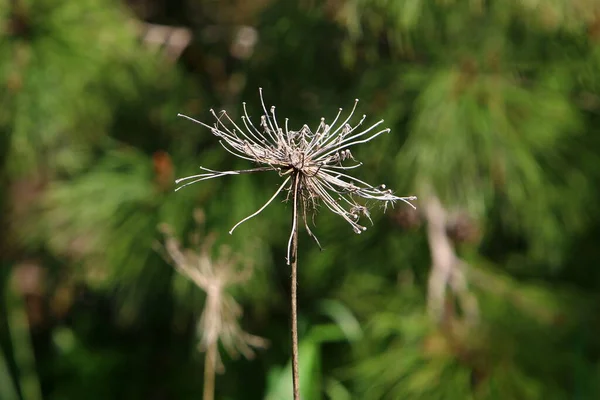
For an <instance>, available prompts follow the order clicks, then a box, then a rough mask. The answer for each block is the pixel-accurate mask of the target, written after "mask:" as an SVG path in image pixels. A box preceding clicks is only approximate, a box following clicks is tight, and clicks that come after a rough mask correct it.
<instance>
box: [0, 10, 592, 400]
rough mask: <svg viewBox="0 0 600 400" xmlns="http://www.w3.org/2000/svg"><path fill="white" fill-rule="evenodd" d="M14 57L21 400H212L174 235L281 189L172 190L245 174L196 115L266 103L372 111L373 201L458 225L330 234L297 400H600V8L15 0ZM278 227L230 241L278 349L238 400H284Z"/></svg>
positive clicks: (283, 231)
mask: <svg viewBox="0 0 600 400" xmlns="http://www.w3.org/2000/svg"><path fill="white" fill-rule="evenodd" d="M0 57H2V62H0V99H1V101H2V107H0V132H1V134H0V162H1V164H0V174H1V177H2V185H0V204H1V206H2V211H3V212H2V214H1V217H0V226H1V227H2V232H1V234H0V249H1V251H0V262H1V263H2V264H1V266H2V267H1V268H0V287H2V296H1V300H0V397H1V398H2V399H4V398H7V399H9V400H10V399H20V398H22V399H36V398H44V399H71V398H75V399H79V398H87V399H106V398H128V399H129V398H144V399H147V398H152V399H159V398H191V397H194V396H195V397H199V396H200V393H202V391H203V389H204V388H203V385H202V382H201V380H200V379H198V377H199V376H201V374H202V373H203V362H202V361H201V360H200V359H199V357H198V353H197V352H196V351H195V348H196V345H197V340H196V338H197V336H196V334H197V332H196V329H197V326H196V325H197V320H198V316H199V315H200V313H201V311H202V309H203V308H204V306H205V297H204V296H202V295H201V293H199V291H198V290H197V288H195V286H194V285H193V284H192V283H189V282H186V281H185V280H183V279H181V278H180V277H178V275H177V274H174V273H173V269H172V268H168V267H167V265H166V264H165V261H164V260H163V259H162V258H161V257H160V255H159V254H157V253H156V252H155V251H154V249H153V244H154V243H155V242H156V241H157V240H161V239H162V236H161V234H160V232H158V231H157V229H156V226H157V225H158V224H160V223H166V224H168V225H169V226H170V227H171V229H172V235H173V237H179V238H184V237H188V235H189V234H190V233H191V232H192V231H193V230H194V229H195V226H194V222H193V219H192V218H190V215H192V213H193V210H194V209H196V208H202V209H203V210H204V211H205V213H206V227H205V229H206V231H207V232H225V231H228V230H229V228H230V227H231V226H233V225H234V224H235V222H237V221H239V220H241V219H242V218H244V217H245V216H247V215H249V214H251V213H252V212H254V211H255V210H256V209H258V208H260V207H261V205H262V204H264V196H263V195H262V194H263V193H265V192H266V191H268V190H270V189H271V188H272V187H274V185H275V184H276V182H277V178H278V177H276V176H275V177H268V176H261V177H260V178H258V177H255V176H248V175H246V176H238V177H236V179H235V180H233V179H232V180H228V181H227V182H225V180H211V181H210V182H205V183H204V184H203V185H197V186H193V187H190V188H188V190H185V191H181V192H178V193H177V195H174V193H173V189H174V186H173V180H174V177H176V176H181V175H182V174H187V171H191V170H192V169H194V168H197V167H198V166H199V165H200V164H206V165H210V166H211V168H214V169H218V170H232V169H237V168H244V161H243V160H242V161H241V162H240V163H238V162H237V161H234V160H231V158H230V157H228V156H227V155H226V154H224V152H222V151H221V148H220V146H219V143H218V141H217V140H216V138H215V137H214V136H212V135H205V134H203V133H202V132H199V131H198V130H197V127H195V126H194V125H193V124H187V123H185V122H184V121H182V120H181V119H178V118H176V115H177V113H178V112H181V113H184V114H187V115H194V116H198V119H200V120H208V118H209V117H210V115H208V114H203V113H205V112H206V110H209V109H210V108H219V109H225V110H227V112H228V113H229V114H230V115H242V113H243V110H241V109H240V108H239V104H241V103H242V101H246V100H248V99H253V98H254V96H255V90H256V89H255V88H257V87H263V88H264V89H265V91H267V92H268V93H269V98H270V101H272V103H273V104H277V105H278V107H279V108H283V109H285V110H286V114H289V115H288V116H289V118H290V124H291V126H295V125H294V124H300V123H301V122H302V121H306V120H307V118H310V117H313V116H314V115H333V114H335V113H336V112H337V107H339V104H340V99H347V98H360V99H361V101H363V105H362V106H363V107H364V109H365V113H367V114H372V113H376V114H377V115H378V117H380V118H384V119H385V121H386V125H387V126H389V127H390V128H391V134H389V135H382V136H381V137H380V138H378V140H377V141H373V142H370V143H366V144H364V145H363V146H362V147H361V148H360V149H357V151H356V152H354V151H353V156H354V157H356V158H357V159H360V160H361V162H363V169H362V171H363V173H364V180H365V181H368V182H371V181H385V182H386V183H388V184H389V185H390V187H394V189H395V190H396V191H397V192H398V193H411V194H413V193H414V194H416V195H417V196H419V198H420V202H421V201H422V202H423V203H422V204H421V205H423V206H424V205H425V204H435V202H436V201H438V205H439V208H438V211H440V213H439V214H438V216H439V215H441V216H442V217H443V218H435V217H434V215H433V214H431V212H427V208H425V207H419V210H418V211H417V212H412V211H411V210H403V209H396V210H394V211H393V212H392V213H389V214H387V215H386V216H384V215H382V214H379V213H377V214H376V213H373V215H372V218H373V220H374V227H373V229H370V230H369V231H367V232H365V234H363V235H361V236H360V237H359V238H356V237H354V236H352V235H340V234H339V232H341V231H343V230H345V229H347V226H344V224H345V222H344V221H340V220H339V219H338V218H335V216H331V215H328V213H320V214H319V216H318V217H317V218H318V221H317V223H318V225H319V235H320V236H319V239H320V241H321V243H323V244H325V247H324V249H323V251H322V252H320V251H319V250H318V249H316V248H314V247H315V246H313V245H312V243H308V242H307V243H304V242H302V243H300V249H299V251H300V252H302V254H304V255H305V256H304V258H303V259H304V260H305V261H304V262H305V264H304V265H305V266H306V268H302V269H301V270H300V271H299V277H298V281H299V282H300V286H299V288H298V297H299V304H300V308H299V330H300V337H301V338H305V339H306V344H304V345H303V343H302V342H301V343H300V353H301V360H300V361H301V365H305V366H306V369H307V370H306V371H302V372H301V373H302V374H303V376H307V378H306V379H304V381H303V383H302V384H303V385H305V387H304V388H301V391H302V393H303V396H305V397H307V398H311V399H312V398H319V397H324V398H332V399H336V400H337V399H339V400H343V399H348V398H358V399H397V398H409V399H417V398H423V399H431V398H456V399H464V398H476V399H512V398H519V399H573V398H585V399H590V398H598V397H600V385H599V384H598V382H600V379H599V378H600V362H599V357H600V356H599V355H600V352H599V349H600V341H599V340H598V335H597V334H596V332H597V331H598V329H599V328H600V326H599V324H598V318H597V315H598V312H597V311H598V309H597V305H598V295H597V293H598V290H599V289H600V271H599V270H598V268H596V264H597V260H598V259H599V256H600V254H599V252H598V246H597V241H598V234H600V215H599V212H598V211H599V206H598V204H600V202H599V201H598V199H599V198H600V191H599V189H598V187H597V186H598V185H597V184H596V182H597V181H599V180H600V179H599V178H600V177H599V176H598V175H599V174H598V171H600V169H599V168H598V165H600V164H599V162H600V159H599V154H600V142H599V139H598V138H599V137H600V136H599V135H598V133H597V127H598V126H600V118H599V115H600V85H599V81H598V76H600V74H599V72H600V6H599V4H598V2H597V1H596V0H577V1H571V0H555V1H546V2H541V1H525V0H508V1H506V0H505V1H500V0H491V1H485V2H484V1H473V0H451V1H437V0H421V1H407V0H398V1H392V0H330V1H326V2H313V1H307V0H298V1H278V0H269V1H267V0H250V1H230V2H215V1H210V0H200V1H191V0H189V1H188V0H180V1H176V2H170V1H169V2H168V1H163V0H126V1H118V0H80V1H77V2H65V1H59V0H0ZM248 104H253V102H251V101H249V100H248ZM248 113H249V114H250V115H258V114H259V113H260V110H259V109H258V107H249V110H248ZM240 199H243V201H241V200H240ZM286 207H287V208H289V205H288V206H281V207H272V208H269V209H266V210H265V211H264V212H265V213H266V214H264V218H263V219H262V222H260V221H258V220H257V221H256V222H255V224H254V225H253V230H252V232H251V233H250V234H247V235H234V236H232V237H229V238H228V244H229V245H230V246H231V248H232V251H233V252H235V254H244V257H248V259H251V260H253V262H254V263H255V265H260V266H261V268H255V269H254V271H253V278H252V279H251V280H249V281H248V282H246V283H245V284H244V285H243V286H241V287H238V288H236V289H235V290H234V291H233V292H232V295H233V296H234V298H235V300H236V302H238V303H239V304H240V306H241V307H242V308H243V309H244V315H243V317H242V319H241V320H240V325H241V326H243V327H244V329H247V330H248V331H249V332H253V333H255V334H256V335H259V336H261V337H264V338H266V339H268V340H269V342H270V347H269V350H268V351H265V352H261V356H260V357H257V358H256V359H255V360H253V361H251V362H248V361H245V360H238V361H236V362H231V361H230V360H229V358H228V357H227V356H225V354H224V355H223V360H222V361H223V364H224V365H225V366H226V368H227V374H225V375H223V376H222V377H220V379H218V380H217V382H216V386H217V387H216V393H218V394H219V396H220V398H223V399H241V398H243V399H264V398H265V397H268V398H269V399H278V398H286V397H285V396H286V395H287V394H288V393H290V391H289V390H287V388H285V387H284V385H283V383H282V382H285V381H288V380H289V373H290V371H289V369H288V368H287V367H286V365H287V366H289V363H288V362H289V359H288V354H289V351H288V349H289V345H290V343H289V338H288V336H289V313H288V308H289V304H288V300H287V299H288V298H289V289H288V284H287V282H288V280H289V273H288V271H287V270H286V269H285V268H281V266H278V262H277V261H278V260H280V259H282V258H283V257H284V256H285V253H286V248H287V240H288V233H289V231H288V228H289V226H288V225H289V224H288V218H287V217H286V215H288V214H287V213H288V212H289V209H286ZM407 208H408V207H407ZM267 233H268V234H267ZM349 248H351V249H352V251H348V250H347V249H349ZM442 253H443V254H445V256H444V257H440V254H442ZM441 260H445V261H444V262H441ZM448 260H450V261H453V262H450V263H446V261H448ZM440 265H442V267H440ZM444 265H445V267H444ZM448 265H450V266H454V267H448ZM456 266H459V267H456ZM436 268H437V269H436ZM457 270H458V271H460V272H459V273H457V274H456V273H455V272H456V271H457ZM436 271H438V273H436ZM449 271H450V272H452V273H451V274H448V272H449ZM442 272H443V273H442ZM434 276H436V277H439V276H442V277H443V278H442V279H438V278H435V279H433V278H432V277H434ZM451 276H458V277H459V278H460V279H458V280H456V281H452V280H451V279H449V278H448V277H451ZM461 276H462V278H461ZM431 282H438V283H440V282H441V283H443V285H441V287H442V288H443V287H445V288H446V290H445V291H443V290H442V291H441V293H442V294H441V295H439V293H440V292H439V291H438V292H435V291H432V288H433V286H435V285H433V286H432V284H431ZM463 284H464V285H463ZM453 285H454V286H453ZM436 287H438V288H439V287H440V286H439V285H438V286H436ZM464 294H468V296H467V297H466V299H467V300H465V297H464V296H463V295H464ZM461 296H462V297H461ZM324 299H327V301H331V302H333V303H329V304H337V305H338V306H336V307H333V308H331V309H330V310H329V312H328V313H324V312H323V310H322V307H323V304H324V303H323V302H324ZM432 299H435V300H432ZM434 304H435V305H434ZM469 304H476V310H477V313H476V314H475V313H472V312H470V311H469V307H470V306H469ZM428 309H429V310H436V312H433V313H431V314H428V312H427V310H428ZM473 309H475V308H474V307H473ZM428 315H434V316H436V318H429V317H428ZM469 315H476V317H473V318H467V316H469ZM349 316H352V317H349ZM331 320H333V321H334V322H335V323H334V324H333V325H332V323H331ZM352 320H355V321H356V323H355V324H353V323H349V322H348V321H352ZM471 320H473V321H475V323H471V322H470V321H471ZM348 323H349V324H350V325H348ZM334 325H335V327H334ZM323 326H326V327H328V328H325V329H321V328H318V327H323ZM348 326H355V328H356V327H359V328H360V329H350V331H351V332H354V333H353V334H349V333H348V332H347V327H348ZM345 329H346V330H345ZM315 332H316V333H315ZM357 332H360V334H358V333H357ZM303 349H304V350H303ZM302 357H304V358H303V359H302ZM303 368H304V367H303ZM286 374H287V376H285V375H286ZM308 377H310V378H308ZM284 378H287V379H284ZM288 398H289V397H288Z"/></svg>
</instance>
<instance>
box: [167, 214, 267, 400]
mask: <svg viewBox="0 0 600 400" xmlns="http://www.w3.org/2000/svg"><path fill="white" fill-rule="evenodd" d="M161 231H162V232H163V233H164V234H165V244H164V248H161V249H160V250H161V253H162V255H163V257H164V258H165V259H166V260H167V261H168V262H169V263H171V264H172V265H173V266H174V268H175V269H176V270H177V271H178V272H179V273H181V274H182V275H184V276H186V277H187V278H189V279H190V280H191V281H193V282H194V283H195V284H196V285H197V286H198V287H200V288H201V289H202V290H203V291H204V292H205V293H206V300H205V305H204V309H203V311H202V314H201V316H200V321H199V324H198V333H199V335H200V343H199V348H200V350H201V351H203V352H206V356H205V368H204V399H205V400H212V399H213V398H214V374H215V372H218V373H222V372H224V366H223V362H222V360H221V357H220V355H219V351H218V343H219V342H221V344H222V345H223V347H224V348H225V350H226V351H227V352H228V353H229V355H230V356H231V357H236V356H237V355H238V354H240V353H241V354H242V355H243V356H244V357H245V358H247V359H251V358H253V357H254V351H253V349H252V348H253V347H254V348H264V347H266V346H267V341H266V340H265V339H263V338H261V337H258V336H254V335H251V334H249V333H246V332H244V331H243V330H242V329H241V327H240V325H239V323H238V320H239V318H240V317H241V316H242V308H241V306H240V305H239V304H238V303H237V302H236V301H235V299H234V298H233V296H231V295H230V294H229V293H227V291H226V289H227V288H228V287H230V286H232V285H236V284H242V283H244V282H246V281H247V280H248V279H249V278H250V276H251V274H252V268H251V266H250V265H246V267H245V268H244V269H242V270H239V269H237V268H236V267H235V266H236V265H237V264H239V260H237V259H236V258H235V257H232V256H231V254H230V252H229V249H228V248H226V247H221V248H220V255H219V257H218V258H217V259H212V258H211V251H212V248H213V247H214V242H215V237H214V235H211V236H208V237H206V238H205V239H204V240H203V243H202V245H200V246H199V251H194V250H191V249H183V248H182V246H181V243H179V241H178V240H177V239H175V237H174V236H173V235H172V233H171V230H170V229H169V227H167V226H166V225H162V226H161ZM195 239H196V240H195V242H198V240H199V237H196V238H195ZM196 244H197V243H196Z"/></svg>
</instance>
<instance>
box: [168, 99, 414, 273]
mask: <svg viewBox="0 0 600 400" xmlns="http://www.w3.org/2000/svg"><path fill="white" fill-rule="evenodd" d="M259 92H260V101H261V105H262V109H263V111H264V114H263V115H262V116H261V117H260V121H259V122H258V123H254V122H252V120H251V118H250V116H249V115H248V111H247V109H246V103H243V109H244V116H243V117H242V124H241V125H242V126H240V124H238V123H236V122H235V121H234V120H233V119H232V118H230V117H229V115H228V114H227V112H225V111H221V112H220V113H219V115H217V113H215V112H214V110H211V113H212V115H213V116H214V117H215V119H216V122H215V124H214V125H213V126H209V125H207V124H205V123H203V122H201V121H198V120H195V119H193V118H191V117H188V116H186V115H182V114H178V115H179V116H182V117H184V118H187V119H189V120H191V121H194V122H196V123H198V124H200V125H202V126H204V127H206V128H208V129H210V130H211V132H212V133H213V134H214V135H215V136H217V137H219V138H220V140H219V143H220V144H221V146H223V148H224V149H225V150H227V151H228V152H229V153H231V154H233V155H235V156H236V157H239V158H242V159H244V160H248V161H252V162H254V163H256V164H259V165H261V166H260V167H256V168H251V169H243V170H232V171H215V170H211V169H208V168H204V167H200V169H201V170H202V171H204V172H203V173H201V174H198V175H191V176H187V177H184V178H180V179H178V180H177V181H176V183H177V184H181V186H179V187H178V188H177V189H176V190H179V189H181V188H183V187H185V186H188V185H191V184H193V183H196V182H200V181H203V180H207V179H213V178H219V177H222V176H226V175H240V174H248V173H255V172H265V171H277V172H278V173H279V175H280V176H281V177H282V178H284V179H283V182H282V183H281V184H280V185H279V187H278V189H277V190H276V191H275V193H274V194H273V196H271V198H270V199H269V200H268V201H267V202H266V203H265V204H264V205H263V206H262V207H261V208H259V209H258V210H257V211H256V212H254V213H252V214H251V215H249V216H247V217H246V218H244V219H242V220H241V221H239V222H238V223H237V224H235V226H233V228H232V229H231V230H230V231H229V233H233V231H234V230H235V229H236V228H237V227H238V226H239V225H241V224H242V223H244V222H246V221H248V220H249V219H251V218H253V217H255V216H256V215H258V214H260V213H261V212H262V211H263V210H264V209H265V208H266V207H267V206H268V205H269V204H271V203H272V202H273V201H274V200H275V198H276V197H277V196H278V195H279V194H280V193H281V192H283V191H285V192H286V193H287V199H290V198H294V199H299V202H298V203H299V205H300V206H301V207H300V208H301V210H298V207H297V206H296V202H294V218H293V221H294V224H295V223H296V221H297V220H298V218H297V217H298V212H299V211H300V212H301V213H302V217H303V220H304V225H305V227H306V231H307V232H308V234H309V235H310V236H311V237H312V238H313V239H314V240H315V241H316V242H317V244H319V241H318V239H317V237H316V236H315V235H314V234H313V232H312V231H311V229H310V227H309V225H308V221H307V213H308V211H309V210H311V211H315V210H316V208H317V206H318V204H319V203H320V202H322V203H323V204H325V206H326V207H327V208H328V209H329V210H330V211H332V212H333V213H335V214H337V215H339V216H340V217H342V218H343V219H344V220H345V221H346V222H348V224H350V226H351V227H352V229H353V230H354V232H355V233H361V232H363V231H365V230H366V229H367V228H366V227H365V226H364V225H361V224H360V223H359V220H360V217H361V216H363V217H366V218H367V219H369V220H370V219H371V217H370V214H369V210H368V208H367V206H366V205H363V204H359V203H358V202H357V201H356V198H363V199H365V200H367V201H370V202H371V203H373V202H379V201H381V202H383V206H384V208H385V207H387V206H388V205H389V204H393V203H394V202H396V201H398V200H400V201H403V202H405V203H407V204H409V205H410V206H411V207H413V208H414V206H413V205H412V204H411V203H410V201H411V200H416V197H414V196H410V197H398V196H395V195H394V194H393V193H392V191H391V190H390V189H387V188H386V186H385V185H378V186H373V185H370V184H368V183H366V182H364V181H362V180H360V179H357V178H355V177H353V176H351V175H349V174H347V173H345V171H347V170H351V169H354V168H357V167H359V166H360V165H361V163H359V162H356V160H355V159H354V157H353V156H352V153H351V152H350V148H351V147H353V146H355V145H357V144H361V143H366V142H369V141H371V140H373V139H375V138H376V137H377V136H379V135H381V134H383V133H387V132H389V131H390V130H389V129H388V128H385V129H382V128H380V126H381V124H382V123H383V120H381V121H379V122H377V123H375V124H373V125H371V126H369V127H366V128H363V122H364V121H365V119H366V116H365V115H363V116H362V118H361V119H360V120H359V121H358V123H356V124H355V125H351V124H350V121H351V119H352V117H353V116H354V113H355V111H356V106H357V104H358V99H357V100H355V102H354V106H353V107H352V111H351V112H350V114H349V115H348V116H347V117H346V118H345V119H344V120H343V121H342V120H341V119H340V117H341V115H342V109H341V108H340V109H339V111H338V113H337V115H336V116H335V118H334V120H333V122H331V124H328V123H326V122H325V119H324V118H321V121H320V123H319V125H318V126H317V128H316V129H315V131H314V132H313V131H311V129H310V128H309V127H308V125H304V126H302V128H300V129H299V130H297V131H294V130H290V129H289V127H288V119H287V118H286V119H285V122H284V125H283V127H281V126H280V124H279V123H278V121H277V117H276V115H275V106H272V107H271V108H270V110H269V111H267V107H266V106H265V102H264V99H263V94H262V89H259ZM347 160H352V161H353V162H354V163H353V164H352V165H344V161H347ZM296 228H297V227H296V226H292V233H291V234H290V239H289V241H288V251H287V263H288V264H289V263H290V251H291V245H292V236H293V234H294V230H295V229H296ZM319 246H320V244H319Z"/></svg>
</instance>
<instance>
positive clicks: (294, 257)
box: [290, 173, 300, 400]
mask: <svg viewBox="0 0 600 400" xmlns="http://www.w3.org/2000/svg"><path fill="white" fill-rule="evenodd" d="M299 181H300V176H299V175H298V173H296V177H295V179H294V216H293V221H292V230H293V233H292V254H291V256H290V258H291V264H292V383H293V387H294V400H300V374H299V372H298V364H299V362H298V300H297V295H298V293H297V290H298V196H299V193H298V186H299V185H298V184H299Z"/></svg>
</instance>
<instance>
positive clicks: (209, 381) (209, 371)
mask: <svg viewBox="0 0 600 400" xmlns="http://www.w3.org/2000/svg"><path fill="white" fill-rule="evenodd" d="M217 345H218V344H217V342H214V343H212V344H211V345H210V346H208V349H207V350H206V356H205V358H204V395H203V396H202V399H203V400H214V398H215V369H216V363H217V351H218V349H217Z"/></svg>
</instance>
